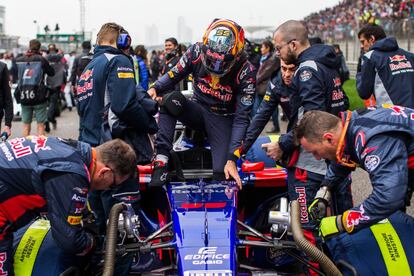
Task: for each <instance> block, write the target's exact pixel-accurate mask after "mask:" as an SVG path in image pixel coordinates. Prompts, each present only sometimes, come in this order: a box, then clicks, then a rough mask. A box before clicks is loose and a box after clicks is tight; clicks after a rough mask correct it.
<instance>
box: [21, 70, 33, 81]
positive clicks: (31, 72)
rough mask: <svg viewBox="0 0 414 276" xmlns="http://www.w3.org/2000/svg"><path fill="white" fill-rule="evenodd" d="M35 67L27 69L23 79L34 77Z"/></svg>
mask: <svg viewBox="0 0 414 276" xmlns="http://www.w3.org/2000/svg"><path fill="white" fill-rule="evenodd" d="M33 72H34V69H26V70H24V73H23V79H25V80H30V79H31V78H32V77H33Z"/></svg>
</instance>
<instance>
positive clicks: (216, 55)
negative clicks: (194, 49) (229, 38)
mask: <svg viewBox="0 0 414 276" xmlns="http://www.w3.org/2000/svg"><path fill="white" fill-rule="evenodd" d="M206 55H207V56H209V57H212V58H214V59H218V60H224V55H220V54H219V53H213V52H212V51H210V49H208V50H207V53H206Z"/></svg>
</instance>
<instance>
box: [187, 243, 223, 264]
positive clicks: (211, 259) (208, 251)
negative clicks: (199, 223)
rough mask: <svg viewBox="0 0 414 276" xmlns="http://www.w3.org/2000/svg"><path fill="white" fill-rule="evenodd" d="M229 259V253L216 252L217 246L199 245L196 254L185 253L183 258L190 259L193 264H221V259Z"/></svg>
mask: <svg viewBox="0 0 414 276" xmlns="http://www.w3.org/2000/svg"><path fill="white" fill-rule="evenodd" d="M228 259H230V254H219V253H217V247H215V246H214V247H213V246H210V247H201V248H200V249H198V251H197V254H194V255H192V254H189V255H185V257H184V260H190V261H191V262H192V264H193V265H206V264H223V260H228Z"/></svg>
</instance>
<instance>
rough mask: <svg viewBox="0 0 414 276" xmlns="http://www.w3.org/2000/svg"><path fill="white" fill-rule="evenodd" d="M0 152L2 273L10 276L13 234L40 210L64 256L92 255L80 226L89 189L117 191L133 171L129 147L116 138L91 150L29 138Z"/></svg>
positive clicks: (3, 146)
mask: <svg viewBox="0 0 414 276" xmlns="http://www.w3.org/2000/svg"><path fill="white" fill-rule="evenodd" d="M0 148H1V152H2V154H0V275H13V262H12V260H13V253H12V250H13V247H12V243H13V232H14V231H16V230H17V229H18V228H20V227H23V226H24V225H26V224H27V223H28V222H29V221H30V220H32V219H33V218H35V217H36V216H38V215H39V214H41V213H42V212H46V211H47V217H48V219H49V220H50V224H51V230H52V236H53V238H54V240H55V241H56V242H57V244H58V245H59V246H60V247H61V248H62V249H63V250H65V252H68V253H69V254H76V255H81V256H83V255H85V254H87V253H88V252H90V251H91V249H92V248H93V246H94V238H93V235H92V234H90V233H88V232H86V231H85V230H84V229H82V227H81V220H82V212H83V210H84V208H85V205H86V196H87V193H88V190H89V189H91V190H104V189H108V188H113V187H116V186H117V185H120V183H123V182H124V181H125V179H127V178H128V177H131V176H132V175H134V173H135V171H136V167H135V164H136V163H135V160H136V157H135V153H134V151H133V149H132V148H131V147H130V146H129V145H127V144H126V143H124V142H122V141H121V140H119V139H116V140H112V141H110V142H107V143H104V144H102V145H100V146H98V147H96V148H91V147H90V146H89V145H88V144H86V143H82V142H77V141H73V140H64V139H60V138H55V137H45V136H28V137H25V138H14V139H12V140H9V141H7V142H4V143H1V144H0ZM131 164H132V165H131Z"/></svg>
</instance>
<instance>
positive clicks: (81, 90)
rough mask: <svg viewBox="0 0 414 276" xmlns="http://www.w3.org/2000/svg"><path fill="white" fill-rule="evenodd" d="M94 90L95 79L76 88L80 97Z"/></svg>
mask: <svg viewBox="0 0 414 276" xmlns="http://www.w3.org/2000/svg"><path fill="white" fill-rule="evenodd" d="M92 89H93V79H90V80H89V81H85V82H84V83H82V84H80V85H78V87H77V88H76V92H77V93H78V95H80V94H82V93H85V92H86V91H89V90H92ZM91 95H92V93H91Z"/></svg>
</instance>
